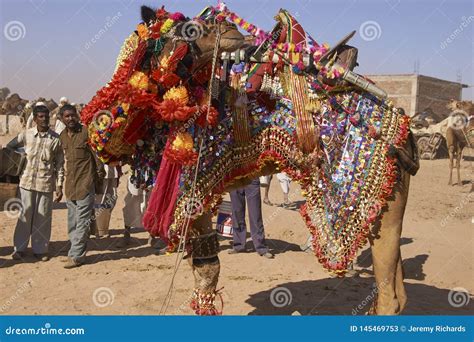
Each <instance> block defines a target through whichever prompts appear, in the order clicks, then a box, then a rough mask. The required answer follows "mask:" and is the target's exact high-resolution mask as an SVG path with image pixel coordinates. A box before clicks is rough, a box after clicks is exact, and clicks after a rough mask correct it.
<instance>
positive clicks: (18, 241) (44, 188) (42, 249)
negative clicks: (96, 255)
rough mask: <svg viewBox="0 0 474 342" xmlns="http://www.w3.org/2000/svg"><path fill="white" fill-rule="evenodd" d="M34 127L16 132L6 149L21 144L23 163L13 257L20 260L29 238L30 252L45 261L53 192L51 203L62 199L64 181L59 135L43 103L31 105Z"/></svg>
mask: <svg viewBox="0 0 474 342" xmlns="http://www.w3.org/2000/svg"><path fill="white" fill-rule="evenodd" d="M33 119H34V121H35V122H36V127H33V128H31V129H28V130H26V131H23V132H22V133H20V134H19V135H18V136H17V137H16V138H14V139H13V140H12V141H10V142H9V143H8V145H7V148H10V149H13V150H15V149H18V148H21V147H23V148H24V150H25V153H26V159H27V162H26V166H25V170H24V171H23V173H22V175H21V178H20V197H21V203H22V210H21V214H20V217H19V218H18V222H17V225H16V228H15V234H14V237H13V243H14V248H15V251H14V253H13V254H12V258H13V259H14V260H21V259H22V258H23V257H24V255H25V251H26V248H27V247H28V244H29V241H30V238H31V246H32V248H33V253H34V255H35V256H36V257H37V258H38V259H39V260H41V261H48V260H49V256H48V246H49V240H50V238H51V219H52V202H53V192H54V191H55V190H56V196H55V198H54V201H55V202H59V201H60V200H61V198H62V189H61V188H62V184H63V181H64V171H63V170H64V169H63V165H64V155H63V150H62V147H61V143H60V141H59V136H58V135H57V134H56V133H55V132H54V131H52V130H51V129H49V110H48V108H47V107H46V106H35V107H34V108H33Z"/></svg>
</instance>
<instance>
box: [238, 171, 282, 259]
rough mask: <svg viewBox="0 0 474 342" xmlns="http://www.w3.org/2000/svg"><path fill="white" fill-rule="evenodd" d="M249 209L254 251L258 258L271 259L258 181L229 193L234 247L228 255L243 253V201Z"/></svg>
mask: <svg viewBox="0 0 474 342" xmlns="http://www.w3.org/2000/svg"><path fill="white" fill-rule="evenodd" d="M246 198H247V205H248V208H249V221H250V235H251V236H252V242H253V245H254V247H255V250H256V251H257V253H258V254H259V255H260V256H263V257H266V258H268V259H273V254H272V253H270V252H269V251H268V247H267V245H266V243H265V231H264V228H263V218H262V199H261V196H260V181H259V180H258V178H257V179H254V180H253V181H252V183H250V185H247V186H246V187H244V188H242V189H239V190H235V191H231V192H230V200H231V202H232V228H233V231H234V233H233V234H234V245H233V248H232V249H231V250H229V254H236V253H242V252H245V251H246V250H245V243H246V241H247V225H246V223H245V199H246Z"/></svg>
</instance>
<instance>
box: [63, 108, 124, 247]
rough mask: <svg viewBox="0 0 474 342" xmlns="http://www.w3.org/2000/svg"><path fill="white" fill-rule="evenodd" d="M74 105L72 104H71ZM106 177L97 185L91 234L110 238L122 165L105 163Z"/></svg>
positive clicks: (99, 237)
mask: <svg viewBox="0 0 474 342" xmlns="http://www.w3.org/2000/svg"><path fill="white" fill-rule="evenodd" d="M71 106H72V104H71ZM104 170H105V177H104V179H102V180H101V182H99V183H98V184H97V185H98V186H96V194H95V205H94V209H95V210H94V211H95V213H94V217H95V220H94V222H92V227H93V229H91V230H93V231H91V234H93V235H95V237H96V238H98V239H101V238H108V237H110V234H109V226H110V218H111V217H112V210H113V209H114V208H115V204H116V203H117V198H118V190H117V188H118V186H119V178H120V176H121V175H122V170H121V167H120V166H109V165H104Z"/></svg>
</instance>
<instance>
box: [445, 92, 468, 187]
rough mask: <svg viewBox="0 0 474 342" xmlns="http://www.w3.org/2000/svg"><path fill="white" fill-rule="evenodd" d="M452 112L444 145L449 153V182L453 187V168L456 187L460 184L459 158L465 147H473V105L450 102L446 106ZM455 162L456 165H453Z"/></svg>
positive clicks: (465, 102) (463, 102) (464, 102)
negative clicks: (454, 169)
mask: <svg viewBox="0 0 474 342" xmlns="http://www.w3.org/2000/svg"><path fill="white" fill-rule="evenodd" d="M447 107H448V108H449V109H451V110H452V112H451V114H450V122H449V124H448V128H447V130H446V144H447V145H448V152H449V181H448V185H453V168H454V167H455V168H456V170H457V178H458V182H457V185H462V182H461V158H462V152H463V150H464V148H465V147H466V146H468V147H471V148H472V147H473V146H474V119H473V115H474V104H473V103H472V101H456V100H451V102H450V103H449V104H448V105H447ZM454 161H456V165H454Z"/></svg>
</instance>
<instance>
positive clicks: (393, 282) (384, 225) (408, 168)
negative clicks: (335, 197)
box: [83, 7, 418, 315]
mask: <svg viewBox="0 0 474 342" xmlns="http://www.w3.org/2000/svg"><path fill="white" fill-rule="evenodd" d="M154 13H155V12H154V11H153V10H151V9H149V8H146V7H142V17H143V20H144V22H145V23H148V24H152V23H153V21H154V20H155V14H154ZM224 23H225V22H224ZM213 25H214V24H213V23H212V22H210V23H209V22H206V23H205V29H204V33H205V34H204V36H203V37H200V38H199V39H197V40H196V41H195V42H194V44H195V45H196V46H197V48H198V49H196V51H197V53H196V54H195V55H194V62H195V63H193V66H194V69H195V70H196V69H199V67H200V66H202V65H204V64H207V63H209V62H210V61H211V57H212V55H213V52H214V46H215V42H216V39H215V37H216V35H215V33H214V32H215V29H216V28H215V27H214V26H213ZM219 25H226V26H225V28H224V31H225V32H224V34H223V36H222V38H221V41H220V46H219V50H225V51H232V50H235V49H237V48H238V47H239V46H241V45H242V44H243V37H242V36H241V35H240V34H239V33H238V31H237V30H236V28H235V26H233V25H231V24H223V23H222V24H219ZM221 29H222V28H221ZM178 31H179V28H178V29H177V30H176V32H178ZM173 43H174V42H173ZM173 46H174V45H173ZM173 46H170V45H169V43H167V44H166V45H165V47H164V49H163V50H162V53H161V55H163V54H167V53H169V51H170V50H172V47H173ZM119 63H120V61H119ZM226 104H228V105H232V104H231V103H226ZM88 112H90V110H88V108H87V106H86V108H85V109H84V111H83V119H84V118H86V114H84V113H88ZM89 119H90V118H89ZM86 121H87V118H86ZM86 123H89V122H86ZM234 128H235V127H234ZM239 128H240V127H239ZM117 134H119V135H120V134H121V133H120V132H118V133H117ZM122 134H123V133H122ZM409 136H410V138H409V139H408V140H407V141H406V142H405V143H404V145H403V146H399V147H398V148H394V147H393V146H392V147H391V148H390V149H389V151H388V152H387V153H390V154H391V155H392V156H397V157H398V159H397V160H398V166H397V170H398V178H397V182H396V184H395V186H394V188H393V192H392V194H391V196H390V197H389V198H388V199H387V201H388V202H387V205H386V206H385V208H384V209H383V211H384V215H383V218H382V219H379V220H378V221H376V222H375V224H374V225H373V226H372V228H371V231H370V232H369V236H368V238H369V242H370V244H371V247H372V254H373V263H374V273H375V279H376V284H377V290H378V292H377V293H378V299H377V300H376V302H374V304H373V310H372V312H373V313H377V314H381V315H393V314H399V313H400V312H401V311H402V310H403V308H404V307H405V305H406V301H407V297H406V293H405V288H404V285H403V271H402V259H401V254H400V235H401V230H402V223H403V216H404V212H405V207H406V202H407V198H408V188H409V182H410V175H414V174H415V173H416V171H417V169H418V163H417V158H416V146H415V143H414V140H413V138H412V137H411V135H409ZM267 138H268V137H267V136H264V135H263V134H262V135H260V136H259V137H252V139H254V140H255V141H253V144H252V145H249V146H250V147H252V146H258V149H261V151H260V150H259V151H258V152H265V151H266V150H268V151H270V150H272V149H273V148H274V147H275V146H276V144H277V143H278V142H277V141H271V139H267ZM249 146H247V149H248V147H249ZM384 146H386V145H384ZM233 148H235V150H234V151H235V152H236V153H237V152H238V151H242V150H245V148H246V147H245V146H237V147H233ZM252 148H253V147H252ZM245 151H247V150H245ZM259 154H260V153H258V154H256V153H255V148H253V150H249V151H248V153H244V154H243V157H244V158H243V159H242V160H237V157H234V158H233V162H234V163H235V165H239V164H245V163H249V164H250V165H254V164H252V163H254V162H255V161H256V159H257V158H258V155H259ZM233 166H234V165H230V166H228V165H226V171H227V169H229V170H232V167H233ZM306 166H307V165H306ZM298 167H301V168H303V167H305V165H301V164H299V166H298ZM279 170H280V165H277V162H276V161H275V160H271V159H269V160H265V161H263V165H260V166H259V167H258V168H255V169H254V170H253V171H251V172H249V173H247V174H246V175H245V176H243V177H239V178H236V177H234V178H233V179H231V180H230V181H229V182H228V183H226V184H225V187H224V189H219V191H218V192H217V197H219V196H222V193H223V191H229V190H232V189H235V188H240V187H242V186H244V185H246V184H249V183H250V181H251V180H252V179H255V178H256V177H258V176H260V175H268V174H274V173H277V172H279ZM308 174H309V175H310V176H311V174H310V173H308ZM200 180H201V179H199V178H198V182H199V181H200ZM191 204H192V203H191ZM211 219H212V213H211V212H210V210H209V209H206V210H205V211H204V212H202V213H201V214H200V215H197V217H195V219H194V221H193V223H192V225H191V226H190V228H189V230H188V231H184V232H181V235H182V236H184V238H185V239H184V240H185V241H186V246H187V247H188V252H189V255H190V258H189V259H188V260H189V262H190V264H191V266H192V269H193V274H194V277H195V302H194V304H195V305H198V307H197V308H198V309H199V310H198V312H200V313H204V314H206V313H215V312H216V307H215V305H214V299H215V296H216V288H217V282H218V278H219V272H220V262H219V258H218V256H217V254H218V242H217V238H216V235H215V230H214V229H213V225H212V220H211ZM195 308H196V307H195Z"/></svg>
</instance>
